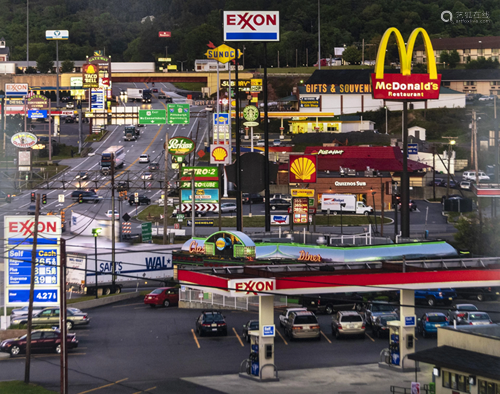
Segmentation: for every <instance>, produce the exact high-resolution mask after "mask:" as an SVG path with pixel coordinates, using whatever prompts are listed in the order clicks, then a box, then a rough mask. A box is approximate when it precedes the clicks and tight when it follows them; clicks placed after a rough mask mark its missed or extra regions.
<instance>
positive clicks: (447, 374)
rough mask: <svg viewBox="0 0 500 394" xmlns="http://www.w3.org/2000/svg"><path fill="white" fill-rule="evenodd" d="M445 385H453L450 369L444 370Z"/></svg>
mask: <svg viewBox="0 0 500 394" xmlns="http://www.w3.org/2000/svg"><path fill="white" fill-rule="evenodd" d="M443 387H448V388H450V387H451V383H450V373H449V372H448V371H443Z"/></svg>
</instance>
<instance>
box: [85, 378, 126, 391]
mask: <svg viewBox="0 0 500 394" xmlns="http://www.w3.org/2000/svg"><path fill="white" fill-rule="evenodd" d="M125 380H128V378H125V379H122V380H117V381H116V382H114V383H110V384H105V385H104V386H99V387H96V388H95V389H91V390H87V391H82V392H80V393H78V394H85V393H91V392H92V391H96V390H100V389H103V388H105V387H110V386H113V385H115V384H117V383H120V382H124V381H125Z"/></svg>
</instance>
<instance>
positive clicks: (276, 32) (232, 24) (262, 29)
mask: <svg viewBox="0 0 500 394" xmlns="http://www.w3.org/2000/svg"><path fill="white" fill-rule="evenodd" d="M223 25H224V35H223V41H279V40H280V13H279V11H224V19H223Z"/></svg>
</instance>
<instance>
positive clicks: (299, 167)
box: [290, 157, 316, 181]
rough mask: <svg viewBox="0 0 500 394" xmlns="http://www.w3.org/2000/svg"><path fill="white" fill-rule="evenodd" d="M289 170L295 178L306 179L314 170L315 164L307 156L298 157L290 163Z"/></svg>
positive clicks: (309, 177)
mask: <svg viewBox="0 0 500 394" xmlns="http://www.w3.org/2000/svg"><path fill="white" fill-rule="evenodd" d="M290 171H292V173H293V174H294V175H295V177H296V178H297V179H301V180H303V181H307V180H309V179H311V175H313V174H314V173H315V172H316V166H315V165H314V163H313V162H312V161H311V160H310V159H308V158H307V157H300V158H298V159H297V160H295V161H294V162H293V163H292V166H291V168H290Z"/></svg>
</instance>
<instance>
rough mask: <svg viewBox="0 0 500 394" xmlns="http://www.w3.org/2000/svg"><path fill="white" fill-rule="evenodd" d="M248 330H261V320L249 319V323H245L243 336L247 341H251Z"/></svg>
mask: <svg viewBox="0 0 500 394" xmlns="http://www.w3.org/2000/svg"><path fill="white" fill-rule="evenodd" d="M248 331H257V332H258V331H259V321H258V320H249V321H247V324H244V325H243V334H242V335H243V338H245V340H246V341H247V342H250V335H249V334H248Z"/></svg>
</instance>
